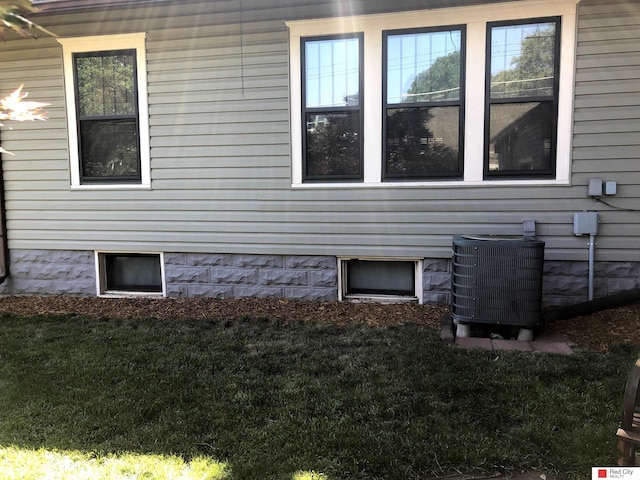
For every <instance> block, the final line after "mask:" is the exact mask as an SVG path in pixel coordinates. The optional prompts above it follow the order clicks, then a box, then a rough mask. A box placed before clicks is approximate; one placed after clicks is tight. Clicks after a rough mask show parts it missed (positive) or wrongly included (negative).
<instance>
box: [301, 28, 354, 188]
mask: <svg viewBox="0 0 640 480" xmlns="http://www.w3.org/2000/svg"><path fill="white" fill-rule="evenodd" d="M362 43H363V42H362V35H361V34H353V35H340V36H330V37H316V38H303V39H302V45H301V47H302V106H303V112H302V115H303V119H302V120H303V130H304V131H303V155H304V162H303V181H361V180H362V179H363V162H362V157H363V154H362V142H363V138H362V137H363V135H362V131H363V115H362V113H363V112H362V92H363V75H362V49H363V45H362Z"/></svg>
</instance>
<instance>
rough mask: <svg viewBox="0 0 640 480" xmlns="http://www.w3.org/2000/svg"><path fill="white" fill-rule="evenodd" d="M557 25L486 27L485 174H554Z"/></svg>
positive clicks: (523, 23)
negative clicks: (487, 51) (487, 50)
mask: <svg viewBox="0 0 640 480" xmlns="http://www.w3.org/2000/svg"><path fill="white" fill-rule="evenodd" d="M559 23H560V19H558V18H553V19H540V20H536V21H530V20H529V21H520V22H517V23H513V22H509V23H504V22H500V23H492V24H490V25H488V27H487V45H488V48H489V53H488V55H487V68H486V72H487V74H486V77H487V85H486V92H487V104H486V108H485V115H486V123H485V135H486V145H487V146H486V150H485V154H486V159H485V174H486V175H487V176H488V177H504V176H528V177H540V176H552V175H554V174H555V151H556V148H555V146H556V135H557V133H556V124H557V122H556V117H557V111H558V65H559V55H558V52H559V50H558V48H559V45H560V41H559V32H560V28H559Z"/></svg>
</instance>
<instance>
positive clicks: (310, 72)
mask: <svg viewBox="0 0 640 480" xmlns="http://www.w3.org/2000/svg"><path fill="white" fill-rule="evenodd" d="M577 1H578V0H557V1H553V2H551V1H549V0H527V1H526V2H506V3H504V2H498V3H488V4H483V5H472V6H466V7H451V8H441V9H430V10H420V11H408V12H396V13H393V12H389V13H384V14H380V15H363V16H353V17H344V18H324V19H311V20H298V21H291V22H287V26H288V27H289V34H290V43H289V47H290V49H289V50H290V82H291V83H290V101H291V162H292V163H291V172H292V175H291V177H292V186H294V187H305V186H308V187H310V188H317V187H322V186H327V187H331V188H335V187H336V186H339V185H341V186H347V187H356V188H357V187H360V186H367V187H389V186H393V187H404V186H409V187H415V186H424V187H429V186H434V187H435V186H438V187H443V186H460V187H465V186H485V185H496V184H498V183H499V184H500V185H567V184H568V183H569V179H570V171H571V169H570V166H571V138H572V110H573V88H574V82H573V72H574V71H575V44H576V4H577Z"/></svg>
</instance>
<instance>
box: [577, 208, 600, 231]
mask: <svg viewBox="0 0 640 480" xmlns="http://www.w3.org/2000/svg"><path fill="white" fill-rule="evenodd" d="M597 233H598V212H579V213H574V214H573V234H574V235H595V234H597Z"/></svg>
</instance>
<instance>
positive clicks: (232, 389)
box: [0, 316, 637, 480]
mask: <svg viewBox="0 0 640 480" xmlns="http://www.w3.org/2000/svg"><path fill="white" fill-rule="evenodd" d="M636 356H637V349H634V348H631V347H627V348H626V349H618V350H616V351H614V352H612V353H610V354H594V353H590V352H578V354H576V355H573V356H570V357H569V356H555V355H546V354H522V353H519V352H500V353H495V352H486V351H464V350H458V349H455V348H453V347H450V346H446V345H443V344H442V343H441V342H440V341H439V338H438V335H437V332H435V331H433V330H432V329H429V328H428V327H420V326H416V325H405V326H399V327H388V328H369V327H365V326H359V327H355V326H354V327H348V328H338V327H334V326H329V325H314V324H297V325H290V326H286V327H285V326H282V325H279V324H277V323H271V322H267V321H261V320H239V321H235V322H229V321H214V320H212V321H207V320H198V321H174V322H172V321H159V320H126V321H125V320H117V319H90V318H85V317H76V316H64V317H41V318H17V317H4V318H2V319H0V412H1V413H0V445H2V446H4V447H3V449H2V451H3V452H14V453H16V455H18V454H19V453H20V452H25V453H27V454H30V452H34V453H38V452H43V453H42V455H44V457H47V455H53V456H54V457H55V455H61V457H60V462H61V464H62V465H64V464H65V462H67V463H68V462H71V464H73V463H74V461H75V460H74V459H78V462H79V463H78V465H83V464H84V465H85V466H86V465H88V464H95V465H98V464H105V465H106V464H108V463H109V462H110V461H113V462H115V463H114V464H117V463H118V461H119V460H120V459H122V458H128V459H129V460H128V461H132V462H133V463H134V464H135V463H136V462H138V463H140V464H141V465H143V466H144V465H145V464H147V463H148V462H147V459H149V461H151V462H152V463H153V462H154V461H155V462H158V463H159V464H160V465H164V464H166V468H176V469H177V470H176V471H178V472H182V474H184V472H189V471H190V469H194V468H196V467H194V466H198V465H207V468H211V471H212V472H213V473H211V476H209V477H204V478H213V479H215V478H224V479H226V478H228V479H234V480H235V479H257V478H259V479H263V480H268V479H295V480H299V479H300V480H302V479H304V480H311V479H313V480H338V479H346V478H348V479H382V478H384V479H403V480H405V479H418V478H425V477H428V476H434V475H444V474H446V473H451V472H452V471H456V470H457V471H464V472H474V471H475V472H503V473H504V472H514V471H522V470H528V469H531V470H538V471H546V472H549V473H557V474H559V478H563V479H566V480H571V479H581V478H587V476H586V475H587V473H588V472H590V471H591V470H590V467H591V466H593V465H606V464H611V463H612V462H613V461H614V459H615V441H614V439H613V434H614V433H615V427H616V425H617V421H618V414H619V409H620V405H621V398H622V393H623V390H624V384H625V381H626V375H627V373H628V369H629V368H630V366H631V365H632V364H633V363H634V362H635V359H636ZM78 452H84V453H78ZM123 452H126V453H123ZM0 458H4V457H0ZM0 461H4V460H0ZM2 467H3V466H2V465H0V470H2ZM126 468H133V467H132V466H131V465H129V467H126ZM158 468H159V470H157V471H156V472H162V471H163V470H162V468H165V467H158ZM318 472H320V473H318ZM153 475H155V476H153ZM215 475H218V476H215ZM64 478H73V477H69V476H66V477H64ZM78 478H82V477H78ZM87 478H100V477H87ZM104 478H117V477H104ZM144 478H181V477H180V476H177V477H171V476H166V475H165V474H164V473H153V474H151V473H149V474H147V476H146V477H144ZM185 478H191V477H188V476H187V477H185ZM193 478H201V477H193Z"/></svg>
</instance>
